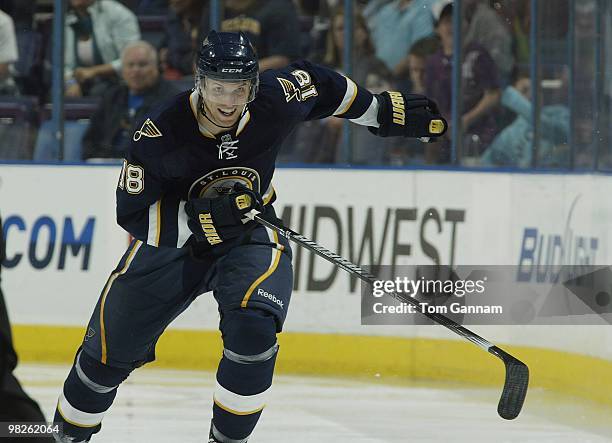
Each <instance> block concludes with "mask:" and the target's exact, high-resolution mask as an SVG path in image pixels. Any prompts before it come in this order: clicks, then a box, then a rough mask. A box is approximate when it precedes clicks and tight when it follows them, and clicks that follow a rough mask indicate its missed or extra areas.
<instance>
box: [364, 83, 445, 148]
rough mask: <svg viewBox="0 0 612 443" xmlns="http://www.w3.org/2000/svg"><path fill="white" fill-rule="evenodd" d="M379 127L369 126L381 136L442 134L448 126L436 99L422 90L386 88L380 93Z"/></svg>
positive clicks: (374, 132)
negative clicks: (417, 92) (411, 91)
mask: <svg viewBox="0 0 612 443" xmlns="http://www.w3.org/2000/svg"><path fill="white" fill-rule="evenodd" d="M376 99H377V100H378V122H379V123H380V126H379V127H378V128H374V127H368V129H369V130H370V132H372V133H373V134H375V135H378V136H380V137H394V136H404V137H440V136H441V135H442V134H444V132H446V129H447V127H448V125H447V123H446V120H444V117H442V116H441V115H440V111H438V105H436V103H435V102H434V101H433V100H430V99H428V98H427V97H425V96H424V95H419V94H402V93H401V92H389V91H385V92H383V93H381V94H376Z"/></svg>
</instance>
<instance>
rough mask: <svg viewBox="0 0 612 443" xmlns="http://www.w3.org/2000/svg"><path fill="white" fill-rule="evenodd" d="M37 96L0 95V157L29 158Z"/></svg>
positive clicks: (30, 156) (34, 126)
mask: <svg viewBox="0 0 612 443" xmlns="http://www.w3.org/2000/svg"><path fill="white" fill-rule="evenodd" d="M36 111H37V98H36V97H30V96H22V97H13V96H0V140H1V141H2V142H1V143H0V159H2V160H29V159H31V158H32V146H33V141H34V138H35V134H36V129H37V121H36Z"/></svg>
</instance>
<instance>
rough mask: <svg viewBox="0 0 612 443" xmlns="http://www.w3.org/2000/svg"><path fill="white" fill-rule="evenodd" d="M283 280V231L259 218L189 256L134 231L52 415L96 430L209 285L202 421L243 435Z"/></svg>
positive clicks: (280, 310)
mask: <svg viewBox="0 0 612 443" xmlns="http://www.w3.org/2000/svg"><path fill="white" fill-rule="evenodd" d="M292 286H293V272H292V265H291V248H290V246H289V244H288V241H287V240H286V239H285V238H283V237H279V236H278V234H277V233H276V232H274V231H272V230H269V229H267V228H265V227H263V226H258V227H257V228H255V230H254V231H253V232H252V234H251V236H250V239H249V240H248V242H247V243H245V244H242V245H239V246H236V247H234V248H233V249H231V250H230V251H229V252H228V253H227V254H225V255H224V256H222V257H214V256H212V255H205V256H202V257H198V258H195V257H193V256H192V255H191V253H190V250H189V248H182V249H173V248H155V247H152V246H148V245H146V244H143V243H142V242H141V241H139V240H134V241H133V242H132V243H131V244H130V246H129V248H128V249H127V251H126V252H125V254H124V255H123V257H122V258H121V260H120V262H119V265H118V266H117V268H116V269H115V271H114V272H113V273H112V274H111V276H110V277H109V279H108V281H107V282H106V285H105V286H104V289H103V291H102V294H101V295H100V298H99V300H98V303H97V305H96V308H95V310H94V313H93V315H92V317H91V320H90V321H89V325H88V328H87V332H86V334H85V338H84V341H83V344H82V350H81V351H80V352H79V353H78V354H77V357H76V359H75V365H74V366H73V370H72V371H71V373H70V374H69V376H68V379H67V380H66V383H65V384H64V390H63V392H62V394H61V395H60V400H59V404H58V409H57V411H56V412H57V413H56V419H59V420H61V421H62V422H64V429H65V434H66V435H67V436H71V435H72V436H77V437H79V438H88V437H89V436H90V435H91V434H92V433H94V432H97V431H98V430H99V429H100V425H99V423H100V421H101V419H102V416H103V413H104V412H105V411H106V410H107V409H108V408H109V407H110V405H111V403H112V401H113V399H114V396H115V394H116V387H117V386H118V385H119V384H120V383H121V382H122V381H123V380H124V379H125V378H126V377H127V376H128V374H129V372H130V371H132V370H133V369H134V368H136V367H138V366H141V365H143V364H145V363H147V362H150V361H153V360H154V359H155V345H156V343H157V341H158V339H159V337H160V336H161V334H162V333H163V331H164V330H165V328H166V327H167V326H168V325H169V324H170V322H171V321H172V320H173V319H175V318H176V317H177V316H178V315H179V314H180V313H181V312H183V311H184V310H185V309H187V308H188V307H189V305H190V304H191V302H193V300H194V299H195V298H196V297H198V296H199V295H200V294H202V293H204V292H208V291H213V295H214V297H215V299H216V301H217V303H218V307H219V313H220V316H221V321H220V324H219V328H220V329H221V332H222V337H223V345H224V350H223V355H222V356H220V357H221V361H220V364H219V369H218V371H217V377H216V378H217V386H216V389H215V396H214V404H213V423H212V427H211V428H212V432H213V433H214V434H215V436H216V438H217V439H218V440H219V441H227V442H244V441H246V439H247V438H248V436H249V435H250V433H251V432H252V430H253V428H254V427H255V424H256V423H257V420H258V418H259V416H260V414H261V411H262V409H263V406H264V404H265V400H264V399H265V394H266V391H267V390H268V389H269V388H270V386H271V384H272V374H273V371H274V363H275V361H276V353H277V350H278V344H277V342H276V333H277V332H280V331H281V330H282V326H283V323H284V321H285V318H286V315H287V309H288V307H289V301H290V297H291V289H292ZM194 352H197V349H195V350H194ZM92 391H93V394H92Z"/></svg>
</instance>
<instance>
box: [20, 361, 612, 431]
mask: <svg viewBox="0 0 612 443" xmlns="http://www.w3.org/2000/svg"><path fill="white" fill-rule="evenodd" d="M68 370H69V368H68V367H66V366H52V365H44V366H43V365H31V364H23V365H21V366H20V367H19V368H18V370H17V376H18V377H19V378H20V380H21V381H22V383H23V385H24V386H25V388H26V390H27V391H28V392H29V393H30V394H31V395H32V396H33V397H34V398H35V399H37V400H38V401H39V403H40V404H41V406H42V408H43V410H44V412H45V414H46V415H47V417H48V418H49V419H50V417H52V414H53V410H54V408H55V403H56V401H57V395H58V393H59V391H60V389H61V385H62V383H63V380H64V377H65V376H66V375H67V373H68ZM213 388H214V374H212V373H209V372H196V371H168V370H160V369H150V368H143V369H140V370H138V371H136V372H135V373H133V374H132V375H131V376H130V378H129V379H128V381H126V382H125V383H124V384H123V385H122V386H121V387H120V389H119V393H118V395H117V398H116V400H115V403H114V405H113V407H112V408H111V410H110V411H109V412H108V414H107V416H106V418H105V419H104V422H103V427H102V430H101V431H100V433H99V434H97V435H96V436H94V438H93V439H92V442H93V443H99V442H109V443H161V442H164V443H165V442H171V443H179V442H180V443H183V442H186V443H187V442H194V443H195V442H206V441H207V440H206V437H207V432H208V427H209V423H210V416H211V399H212V393H213ZM500 390H501V386H500ZM499 393H500V392H499V391H498V390H496V389H476V388H466V387H465V386H464V387H457V386H450V385H442V384H434V383H430V384H428V385H419V384H412V385H408V384H397V383H396V384H395V385H389V384H385V383H383V382H382V380H379V379H372V380H367V381H364V380H346V379H341V378H334V379H330V378H315V377H294V376H277V377H275V382H274V386H273V388H272V393H271V395H270V398H269V401H268V405H267V407H266V409H265V410H264V413H263V415H262V418H261V420H260V423H259V424H258V426H257V428H256V430H255V432H254V434H253V436H252V438H251V440H250V442H249V443H251V442H252V443H281V442H283V443H314V442H317V443H318V442H334V443H344V442H346V443H349V442H350V443H383V442H470V443H472V442H495V443H503V442H521V443H524V442H538V443H541V442H555V443H559V442H562V443H563V442H567V443H570V442H571V443H574V442H612V411H611V410H609V409H604V408H602V407H600V406H597V405H591V404H588V403H587V402H585V401H584V400H577V399H573V400H572V399H567V398H559V397H554V396H551V395H550V394H547V393H545V392H543V391H541V390H538V389H532V390H531V392H530V393H529V395H528V398H527V401H526V404H525V407H524V409H523V412H522V414H521V415H520V416H519V418H518V419H516V420H514V421H505V420H503V419H501V418H499V417H498V416H497V413H496V407H497V400H498V395H499Z"/></svg>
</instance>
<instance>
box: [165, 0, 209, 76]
mask: <svg viewBox="0 0 612 443" xmlns="http://www.w3.org/2000/svg"><path fill="white" fill-rule="evenodd" d="M207 27H208V8H205V1H204V0H170V10H169V12H168V18H167V21H166V31H165V35H164V38H163V40H162V42H161V44H160V49H159V58H160V60H161V65H162V70H163V72H164V77H165V78H167V79H171V80H178V79H180V78H182V77H184V76H193V56H194V54H195V52H196V51H197V49H198V45H199V44H200V42H201V41H202V38H203V35H205V32H206V30H207Z"/></svg>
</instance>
